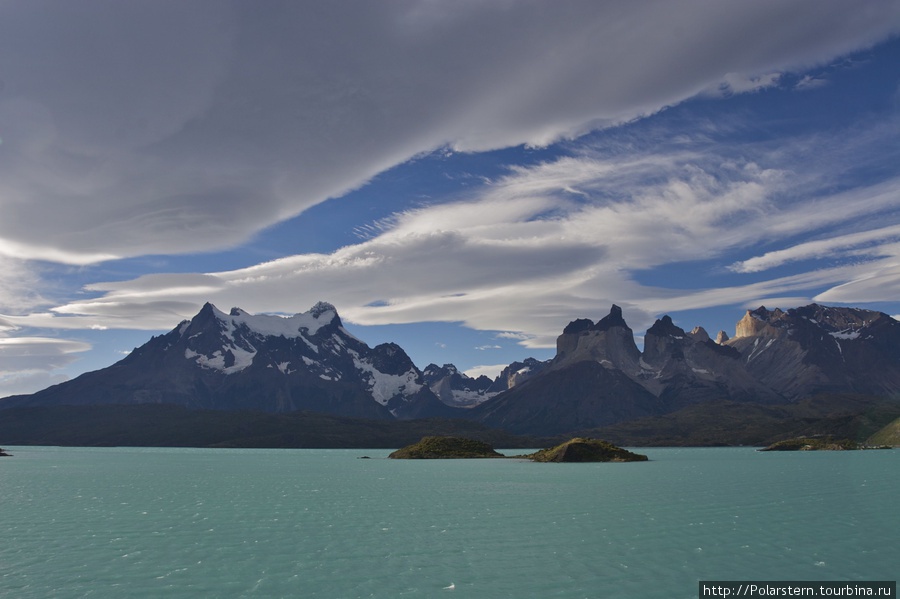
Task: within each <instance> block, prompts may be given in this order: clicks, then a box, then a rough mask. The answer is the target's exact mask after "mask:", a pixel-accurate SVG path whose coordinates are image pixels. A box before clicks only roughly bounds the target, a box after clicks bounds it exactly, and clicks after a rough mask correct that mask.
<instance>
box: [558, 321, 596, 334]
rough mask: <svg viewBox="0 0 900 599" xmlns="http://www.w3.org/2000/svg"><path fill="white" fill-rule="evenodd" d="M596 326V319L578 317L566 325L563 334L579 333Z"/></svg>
mask: <svg viewBox="0 0 900 599" xmlns="http://www.w3.org/2000/svg"><path fill="white" fill-rule="evenodd" d="M592 328H594V321H593V320H590V319H587V318H578V319H576V320H573V321H572V322H570V323H569V324H567V325H566V328H564V329H563V335H577V334H578V333H583V332H584V331H590V330H591V329H592Z"/></svg>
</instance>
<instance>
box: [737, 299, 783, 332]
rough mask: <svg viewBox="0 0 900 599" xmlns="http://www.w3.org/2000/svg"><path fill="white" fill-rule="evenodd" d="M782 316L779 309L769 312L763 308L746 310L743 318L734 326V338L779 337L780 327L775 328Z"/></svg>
mask: <svg viewBox="0 0 900 599" xmlns="http://www.w3.org/2000/svg"><path fill="white" fill-rule="evenodd" d="M782 316H784V312H782V311H781V310H780V309H779V308H775V310H774V311H772V312H770V311H769V310H767V309H766V307H765V306H760V307H759V308H757V309H756V310H747V313H746V314H744V317H743V318H741V319H740V320H739V321H738V323H737V325H736V326H735V330H734V336H735V337H777V336H779V335H781V331H779V328H780V327H777V326H776V325H777V324H780V323H779V320H780V319H781V317H782Z"/></svg>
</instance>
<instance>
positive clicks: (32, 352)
mask: <svg viewBox="0 0 900 599" xmlns="http://www.w3.org/2000/svg"><path fill="white" fill-rule="evenodd" d="M90 349H91V345H90V344H88V343H84V342H81V341H72V340H67V339H57V338H52V337H37V336H35V337H9V338H8V337H0V397H5V396H7V395H14V394H18V393H33V392H35V391H37V390H38V389H42V388H44V387H46V386H47V385H49V384H55V383H61V382H63V381H64V380H66V378H67V377H66V376H65V375H63V374H60V373H58V372H55V371H57V370H59V369H60V368H63V367H64V366H66V365H67V364H70V363H71V362H73V361H74V360H75V359H76V358H77V356H76V354H79V353H82V352H86V351H88V350H90Z"/></svg>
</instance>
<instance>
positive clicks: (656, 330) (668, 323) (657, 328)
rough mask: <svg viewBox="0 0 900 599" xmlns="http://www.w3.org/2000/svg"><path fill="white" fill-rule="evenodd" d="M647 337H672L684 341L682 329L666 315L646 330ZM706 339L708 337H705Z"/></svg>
mask: <svg viewBox="0 0 900 599" xmlns="http://www.w3.org/2000/svg"><path fill="white" fill-rule="evenodd" d="M647 335H652V336H656V337H674V338H675V339H684V337H685V332H684V329H682V328H681V327H678V326H676V325H675V323H674V322H672V317H671V316H669V315H668V314H666V315H665V316H663V317H662V318H660V319H658V320H657V321H656V322H655V323H653V326H652V327H650V328H649V329H647ZM707 338H708V336H707Z"/></svg>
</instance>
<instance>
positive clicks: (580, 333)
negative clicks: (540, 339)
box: [550, 304, 641, 374]
mask: <svg viewBox="0 0 900 599" xmlns="http://www.w3.org/2000/svg"><path fill="white" fill-rule="evenodd" d="M640 358H641V352H640V350H638V348H637V345H636V344H635V342H634V332H633V331H632V330H631V329H630V328H629V327H628V325H627V324H626V323H625V319H624V318H623V317H622V309H621V308H620V307H619V306H617V305H615V304H613V306H612V307H611V308H610V311H609V314H608V315H606V316H605V317H603V318H602V319H600V320H599V321H598V322H597V323H596V324H595V323H593V322H592V321H590V320H587V319H580V320H575V321H573V322H571V323H569V325H568V326H567V327H566V328H565V329H563V333H562V335H560V336H559V337H558V338H557V340H556V357H555V358H554V359H553V361H552V363H551V365H550V368H551V369H554V370H559V369H562V368H566V367H568V366H570V365H572V364H575V363H576V362H583V361H591V362H597V363H599V364H600V365H602V366H603V367H605V368H609V369H616V370H621V371H623V372H625V373H626V374H629V373H631V374H635V373H637V372H639V371H640V365H639V362H640Z"/></svg>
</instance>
